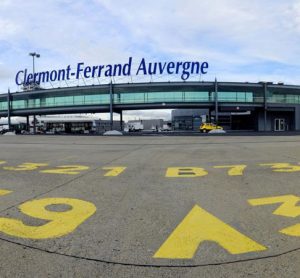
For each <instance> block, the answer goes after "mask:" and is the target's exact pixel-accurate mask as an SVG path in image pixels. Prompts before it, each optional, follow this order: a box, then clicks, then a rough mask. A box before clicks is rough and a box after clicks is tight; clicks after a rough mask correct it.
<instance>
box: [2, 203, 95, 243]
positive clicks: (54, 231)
mask: <svg viewBox="0 0 300 278" xmlns="http://www.w3.org/2000/svg"><path fill="white" fill-rule="evenodd" d="M50 205H69V206H70V207H71V209H69V210H68V211H63V212H58V211H51V210H48V209H47V206H50ZM19 208H20V210H21V212H22V213H24V214H26V215H29V216H31V217H35V218H39V219H44V220H49V222H48V223H46V224H45V225H42V226H28V225H25V224H24V223H23V222H22V221H20V220H17V219H11V218H4V217H1V218H0V232H3V233H5V234H8V235H10V236H15V237H21V238H31V239H47V238H54V237H61V236H64V235H66V234H69V233H71V232H73V231H74V230H75V229H76V228H77V227H78V226H79V225H80V224H81V223H83V222H84V221H85V220H87V219H88V218H89V217H90V216H92V215H93V214H94V213H95V211H96V207H95V205H94V204H92V203H90V202H86V201H82V200H78V199H69V198H47V199H40V200H33V201H29V202H26V203H24V204H22V205H20V206H19Z"/></svg>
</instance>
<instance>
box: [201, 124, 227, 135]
mask: <svg viewBox="0 0 300 278" xmlns="http://www.w3.org/2000/svg"><path fill="white" fill-rule="evenodd" d="M214 129H222V130H223V127H221V126H218V125H216V124H213V123H202V124H201V126H200V128H199V130H200V132H203V133H206V132H209V131H211V130H214Z"/></svg>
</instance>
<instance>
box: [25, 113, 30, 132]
mask: <svg viewBox="0 0 300 278" xmlns="http://www.w3.org/2000/svg"><path fill="white" fill-rule="evenodd" d="M26 129H27V131H28V132H29V131H30V123H29V116H26Z"/></svg>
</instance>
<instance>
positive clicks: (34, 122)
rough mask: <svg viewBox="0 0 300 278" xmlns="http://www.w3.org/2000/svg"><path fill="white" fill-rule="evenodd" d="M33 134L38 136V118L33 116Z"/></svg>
mask: <svg viewBox="0 0 300 278" xmlns="http://www.w3.org/2000/svg"><path fill="white" fill-rule="evenodd" d="M33 134H36V117H35V115H34V116H33Z"/></svg>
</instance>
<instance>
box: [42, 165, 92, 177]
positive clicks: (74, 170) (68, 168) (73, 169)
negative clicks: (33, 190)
mask: <svg viewBox="0 0 300 278" xmlns="http://www.w3.org/2000/svg"><path fill="white" fill-rule="evenodd" d="M89 168H90V167H88V166H82V165H63V166H57V167H56V168H55V169H48V170H42V171H40V173H46V174H64V175H78V174H80V172H82V171H86V170H88V169H89Z"/></svg>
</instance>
